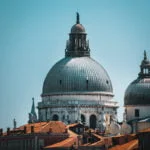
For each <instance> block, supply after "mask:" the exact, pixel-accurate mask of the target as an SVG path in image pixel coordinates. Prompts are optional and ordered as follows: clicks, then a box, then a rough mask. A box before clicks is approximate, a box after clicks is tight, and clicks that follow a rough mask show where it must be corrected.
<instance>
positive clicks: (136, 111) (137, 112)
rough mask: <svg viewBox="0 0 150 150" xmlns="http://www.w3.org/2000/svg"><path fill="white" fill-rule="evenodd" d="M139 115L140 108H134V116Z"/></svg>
mask: <svg viewBox="0 0 150 150" xmlns="http://www.w3.org/2000/svg"><path fill="white" fill-rule="evenodd" d="M139 116H140V110H139V109H135V117H139Z"/></svg>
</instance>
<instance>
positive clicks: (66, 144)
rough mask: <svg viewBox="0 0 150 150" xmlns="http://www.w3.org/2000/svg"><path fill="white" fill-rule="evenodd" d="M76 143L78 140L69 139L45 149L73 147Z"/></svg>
mask: <svg viewBox="0 0 150 150" xmlns="http://www.w3.org/2000/svg"><path fill="white" fill-rule="evenodd" d="M75 142H76V138H74V137H69V138H67V139H65V140H63V141H61V142H58V143H56V144H53V145H49V146H46V147H45V148H44V149H49V148H56V147H71V146H72V145H73V144H74V143H75Z"/></svg>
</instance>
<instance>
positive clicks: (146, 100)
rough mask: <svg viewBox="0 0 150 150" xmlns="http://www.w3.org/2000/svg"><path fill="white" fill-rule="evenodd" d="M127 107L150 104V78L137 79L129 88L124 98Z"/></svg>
mask: <svg viewBox="0 0 150 150" xmlns="http://www.w3.org/2000/svg"><path fill="white" fill-rule="evenodd" d="M124 103H125V105H148V104H150V78H144V79H139V78H138V79H136V80H135V81H133V82H132V83H131V84H130V85H129V86H128V88H127V90H126V92H125V97H124Z"/></svg>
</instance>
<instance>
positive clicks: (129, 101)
mask: <svg viewBox="0 0 150 150" xmlns="http://www.w3.org/2000/svg"><path fill="white" fill-rule="evenodd" d="M140 68H141V71H140V73H139V76H138V78H137V79H136V80H134V81H133V82H132V83H130V85H129V86H128V88H127V89H126V92H125V96H124V104H125V105H149V104H150V61H149V60H148V59H147V55H146V51H144V59H143V60H142V62H141V65H140Z"/></svg>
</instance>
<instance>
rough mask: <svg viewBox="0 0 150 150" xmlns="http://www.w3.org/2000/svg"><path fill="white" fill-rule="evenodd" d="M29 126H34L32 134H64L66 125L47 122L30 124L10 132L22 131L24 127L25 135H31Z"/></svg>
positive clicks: (59, 122) (58, 122) (57, 122)
mask: <svg viewBox="0 0 150 150" xmlns="http://www.w3.org/2000/svg"><path fill="white" fill-rule="evenodd" d="M31 126H34V133H47V132H52V133H64V132H65V131H66V125H65V124H64V123H63V122H61V121H49V122H38V123H31V124H25V125H23V126H20V127H18V128H16V129H13V130H11V132H12V131H16V132H17V131H19V130H22V131H23V130H24V127H26V134H29V133H31Z"/></svg>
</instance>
